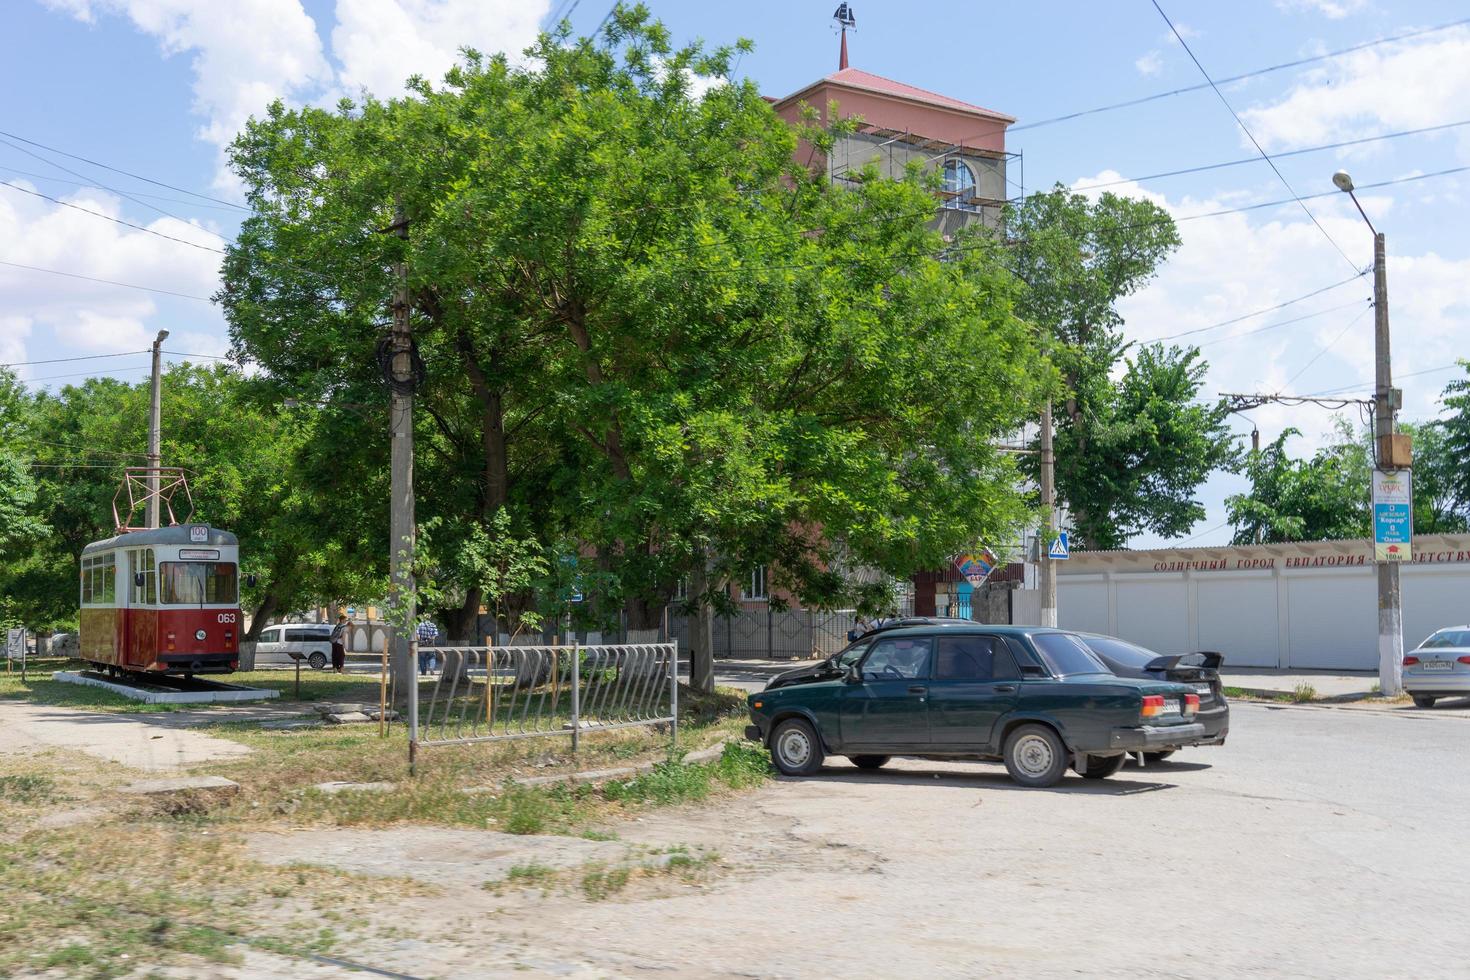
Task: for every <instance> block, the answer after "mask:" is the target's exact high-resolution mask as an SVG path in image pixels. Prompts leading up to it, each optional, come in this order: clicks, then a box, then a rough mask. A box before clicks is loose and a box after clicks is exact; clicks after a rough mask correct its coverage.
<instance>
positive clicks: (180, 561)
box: [78, 524, 241, 676]
mask: <svg viewBox="0 0 1470 980" xmlns="http://www.w3.org/2000/svg"><path fill="white" fill-rule="evenodd" d="M239 570H240V545H239V541H238V539H236V537H235V536H234V535H233V534H231V533H230V532H228V531H221V530H219V529H218V528H212V527H210V526H209V525H207V524H176V525H174V526H172V527H160V528H154V529H151V530H126V531H124V532H122V533H119V534H118V535H116V536H115V537H111V538H108V539H107V540H106V541H94V542H92V543H91V544H89V545H87V546H86V547H85V548H83V549H82V583H81V600H82V603H81V604H82V610H81V622H80V629H79V630H78V644H79V646H80V656H81V658H82V659H83V660H86V661H90V662H91V663H93V664H96V665H98V666H100V667H102V668H104V669H106V670H108V671H110V672H113V673H151V674H183V675H185V676H192V675H194V674H227V673H229V672H231V671H233V670H235V669H236V668H237V667H238V666H239V662H240V643H239V637H240V631H241V618H240V575H239Z"/></svg>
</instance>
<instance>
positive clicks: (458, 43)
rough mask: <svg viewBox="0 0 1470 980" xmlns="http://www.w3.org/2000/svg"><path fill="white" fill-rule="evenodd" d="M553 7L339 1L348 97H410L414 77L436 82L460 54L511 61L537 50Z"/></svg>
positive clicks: (469, 1) (522, 2)
mask: <svg viewBox="0 0 1470 980" xmlns="http://www.w3.org/2000/svg"><path fill="white" fill-rule="evenodd" d="M550 6H551V5H550V2H549V0H337V25H336V27H334V28H333V29H332V54H333V55H335V56H336V58H337V59H338V60H339V61H340V62H341V64H342V71H341V78H340V85H341V87H342V89H343V90H345V91H346V92H347V93H348V94H349V95H355V94H356V93H357V92H358V91H359V90H360V89H363V88H366V89H367V90H368V91H369V92H372V93H373V94H374V95H376V96H378V97H379V98H389V97H391V96H394V95H398V94H400V93H402V91H403V83H404V81H405V80H406V79H407V78H408V77H409V76H410V75H415V74H418V75H423V76H424V77H426V78H428V79H430V80H431V81H437V80H438V79H439V78H440V77H441V76H442V75H443V74H444V72H445V71H447V70H448V69H449V68H450V67H451V66H452V65H453V64H454V62H455V60H456V59H457V58H458V56H459V50H460V49H461V48H466V47H469V48H475V49H477V50H479V51H482V52H484V53H486V54H493V53H495V52H499V51H504V52H505V53H506V54H507V55H509V56H510V57H511V59H512V60H517V59H519V57H520V54H521V52H522V51H523V50H524V49H525V48H527V47H529V46H530V44H531V43H532V42H533V41H534V40H535V39H536V33H537V31H538V30H540V25H541V21H542V20H543V19H544V18H545V17H546V15H547V13H548V12H549V8H550Z"/></svg>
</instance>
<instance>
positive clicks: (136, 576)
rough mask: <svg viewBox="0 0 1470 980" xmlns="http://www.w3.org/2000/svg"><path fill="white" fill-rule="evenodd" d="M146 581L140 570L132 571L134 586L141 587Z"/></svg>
mask: <svg viewBox="0 0 1470 980" xmlns="http://www.w3.org/2000/svg"><path fill="white" fill-rule="evenodd" d="M147 581H148V580H147V579H146V578H145V577H144V576H143V573H142V572H134V573H133V584H134V585H135V586H137V587H138V588H140V589H141V588H142V587H143V585H144V583H146V582H147Z"/></svg>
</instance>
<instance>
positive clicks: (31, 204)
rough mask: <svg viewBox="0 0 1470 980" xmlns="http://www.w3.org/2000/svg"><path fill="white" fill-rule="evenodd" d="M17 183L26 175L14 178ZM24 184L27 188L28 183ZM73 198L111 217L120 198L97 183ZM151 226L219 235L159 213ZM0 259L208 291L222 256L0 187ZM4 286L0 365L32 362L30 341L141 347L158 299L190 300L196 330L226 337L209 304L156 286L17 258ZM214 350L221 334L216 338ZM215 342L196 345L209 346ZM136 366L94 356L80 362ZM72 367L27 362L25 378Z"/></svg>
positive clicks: (77, 347)
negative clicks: (160, 292) (168, 295)
mask: <svg viewBox="0 0 1470 980" xmlns="http://www.w3.org/2000/svg"><path fill="white" fill-rule="evenodd" d="M15 183H17V184H21V183H22V182H20V181H16V182H15ZM22 186H24V185H23V184H22ZM64 200H66V201H67V202H68V203H72V204H76V205H77V206H78V207H82V208H86V209H87V210H89V211H95V212H98V213H101V214H105V215H113V216H116V215H118V214H119V213H120V202H119V200H118V199H117V198H115V197H113V196H112V195H110V194H105V193H103V192H101V191H97V190H91V189H88V190H81V191H78V192H76V193H74V194H72V195H69V196H68V197H66V198H64ZM148 227H150V228H152V229H153V230H156V231H161V232H164V233H165V234H169V235H173V236H175V237H177V238H185V239H187V240H191V241H197V242H200V243H203V244H208V245H211V246H218V244H219V242H218V239H215V238H212V237H210V236H209V235H207V234H206V233H205V232H204V231H203V229H200V228H198V227H197V226H194V225H190V224H186V223H185V222H182V221H178V220H175V219H173V218H161V219H159V220H157V221H154V222H152V223H151V224H150V225H148ZM0 260H3V261H5V262H12V263H17V264H19V265H26V266H32V267H36V268H41V269H57V270H62V271H78V272H83V273H84V274H85V275H88V276H91V277H92V279H93V280H112V281H113V282H128V283H136V284H139V285H144V286H158V287H160V288H163V289H168V290H171V291H173V292H178V293H185V294H190V295H195V296H208V295H210V294H211V293H212V292H214V291H215V290H216V289H217V288H218V283H219V261H220V256H219V255H217V254H215V253H213V252H206V251H202V250H200V249H196V248H190V247H189V246H187V245H182V244H179V243H178V242H172V241H168V240H166V239H163V238H159V237H157V236H154V235H149V234H147V233H145V232H142V231H135V230H131V229H128V228H125V227H123V226H122V225H118V224H114V223H111V222H107V221H103V220H100V219H98V218H95V217H92V216H90V215H86V214H83V213H81V212H80V211H74V210H71V209H68V208H62V207H59V206H57V205H52V204H47V203H45V202H42V201H38V200H36V199H34V198H26V197H21V196H19V195H15V194H12V193H10V192H6V191H4V190H3V189H0ZM0 293H3V294H4V295H5V297H6V307H7V310H6V317H5V319H4V321H3V322H0V363H7V362H12V361H16V360H26V359H27V358H26V357H25V356H24V355H25V354H26V353H27V351H28V349H36V347H38V346H42V344H41V342H43V341H47V342H49V343H46V344H44V346H43V349H46V350H55V351H58V352H59V353H58V354H57V355H56V356H63V355H65V354H66V353H67V352H71V351H75V352H80V353H93V352H97V353H111V352H114V351H123V350H142V349H143V348H146V347H147V346H148V345H149V344H150V343H151V342H152V340H153V336H154V333H155V332H156V330H157V326H158V323H157V320H158V318H159V317H160V315H161V304H163V303H168V304H170V308H171V309H173V308H176V307H177V305H179V304H184V303H187V304H188V310H189V313H188V316H189V321H190V323H191V324H192V325H193V326H192V329H193V330H195V331H198V332H199V333H201V334H203V335H205V336H212V337H222V336H223V335H224V323H223V320H222V318H221V317H220V315H219V312H218V311H217V310H216V309H214V308H213V307H211V306H208V305H206V304H204V303H199V302H196V301H192V300H178V299H173V300H165V299H164V298H162V297H158V296H156V295H155V294H152V293H148V292H144V291H140V290H137V289H130V288H127V287H124V286H118V285H112V284H110V283H107V282H97V281H91V280H83V279H72V278H66V277H62V276H53V275H48V274H46V273H42V272H35V271H32V270H28V269H18V268H15V267H13V266H0ZM213 343H214V345H215V347H216V348H218V347H219V346H220V341H218V340H214V341H213ZM213 352H214V350H213V349H208V350H203V351H200V353H213ZM114 363H115V365H116V366H121V365H123V364H131V363H133V362H132V361H129V360H128V359H119V360H118V361H117V362H111V361H109V362H106V364H105V365H104V364H101V363H99V362H88V363H85V364H80V365H77V366H76V369H77V370H79V371H80V370H86V369H87V368H89V367H90V368H93V369H96V370H105V369H106V367H108V366H113V365H114ZM66 367H67V365H63V364H51V365H38V366H35V367H29V368H23V369H21V372H20V373H21V376H22V377H24V378H38V377H46V376H49V375H53V374H57V373H58V369H62V373H64V369H65V368H66Z"/></svg>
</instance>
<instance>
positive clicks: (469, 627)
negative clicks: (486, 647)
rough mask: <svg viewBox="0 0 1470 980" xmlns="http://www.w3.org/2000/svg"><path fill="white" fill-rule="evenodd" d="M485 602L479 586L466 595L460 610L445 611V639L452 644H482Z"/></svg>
mask: <svg viewBox="0 0 1470 980" xmlns="http://www.w3.org/2000/svg"><path fill="white" fill-rule="evenodd" d="M482 601H483V597H482V594H481V592H480V589H479V587H478V586H475V587H472V588H471V589H469V591H467V592H466V593H465V597H464V602H463V603H461V604H460V606H459V608H458V609H446V610H444V628H445V639H447V640H448V641H449V642H450V643H467V644H470V645H472V646H473V645H476V644H478V643H479V642H480V603H481V602H482Z"/></svg>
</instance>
